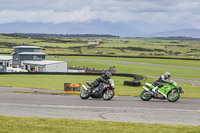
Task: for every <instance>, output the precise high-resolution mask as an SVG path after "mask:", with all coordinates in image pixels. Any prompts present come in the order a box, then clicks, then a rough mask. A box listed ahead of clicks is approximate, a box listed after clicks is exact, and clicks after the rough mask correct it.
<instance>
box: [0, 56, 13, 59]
mask: <svg viewBox="0 0 200 133" xmlns="http://www.w3.org/2000/svg"><path fill="white" fill-rule="evenodd" d="M0 60H12V56H0Z"/></svg>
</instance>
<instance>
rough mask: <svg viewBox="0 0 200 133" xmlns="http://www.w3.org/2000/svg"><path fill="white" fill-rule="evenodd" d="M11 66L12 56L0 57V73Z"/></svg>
mask: <svg viewBox="0 0 200 133" xmlns="http://www.w3.org/2000/svg"><path fill="white" fill-rule="evenodd" d="M11 66H12V56H0V72H6V68H7V67H11Z"/></svg>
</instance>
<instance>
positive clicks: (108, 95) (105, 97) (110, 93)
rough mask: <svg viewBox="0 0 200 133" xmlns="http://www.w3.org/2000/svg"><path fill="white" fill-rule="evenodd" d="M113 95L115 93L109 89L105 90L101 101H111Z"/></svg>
mask: <svg viewBox="0 0 200 133" xmlns="http://www.w3.org/2000/svg"><path fill="white" fill-rule="evenodd" d="M114 95H115V92H114V90H110V89H107V90H106V91H104V93H103V100H107V101H108V100H111V99H112V98H113V97H114Z"/></svg>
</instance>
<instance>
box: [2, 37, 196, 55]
mask: <svg viewBox="0 0 200 133" xmlns="http://www.w3.org/2000/svg"><path fill="white" fill-rule="evenodd" d="M187 39H188V38H178V37H177V38H98V39H97V38H65V39H58V38H54V39H50V38H30V37H24V36H23V37H20V36H17V37H16V36H15V35H9V36H8V35H4V34H0V47H1V50H0V53H11V52H12V47H13V46H17V45H35V46H41V47H43V49H42V52H44V53H48V54H94V55H99V54H100V53H101V52H105V53H106V55H126V56H129V55H130V56H134V55H137V56H138V55H139V56H156V57H159V56H166V57H171V56H175V57H187V58H200V52H199V51H200V41H197V40H187ZM88 41H98V42H99V43H100V44H97V45H90V44H88Z"/></svg>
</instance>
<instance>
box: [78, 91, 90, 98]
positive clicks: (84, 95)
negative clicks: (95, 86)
mask: <svg viewBox="0 0 200 133" xmlns="http://www.w3.org/2000/svg"><path fill="white" fill-rule="evenodd" d="M80 97H81V99H88V98H89V97H90V93H89V91H87V90H84V89H83V90H82V91H81V93H80Z"/></svg>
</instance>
